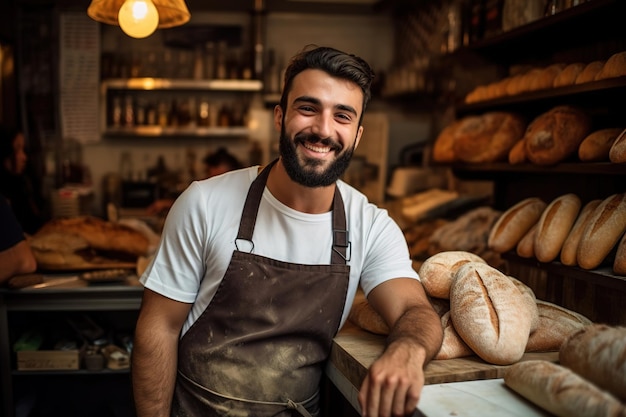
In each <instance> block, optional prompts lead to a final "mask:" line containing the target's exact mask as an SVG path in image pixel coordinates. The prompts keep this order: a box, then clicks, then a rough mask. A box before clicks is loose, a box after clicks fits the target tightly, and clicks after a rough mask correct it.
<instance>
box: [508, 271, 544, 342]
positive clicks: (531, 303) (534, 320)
mask: <svg viewBox="0 0 626 417" xmlns="http://www.w3.org/2000/svg"><path fill="white" fill-rule="evenodd" d="M509 279H510V280H511V282H513V284H515V287H517V289H518V291H519V292H520V294H522V297H523V298H524V302H525V303H526V304H527V307H528V311H529V312H530V333H532V332H534V331H535V330H537V328H538V327H539V309H538V308H537V303H536V302H537V298H536V297H535V293H534V291H533V290H532V289H531V288H530V287H529V286H528V285H526V284H524V283H523V282H522V281H520V280H519V279H517V278H515V277H512V276H509Z"/></svg>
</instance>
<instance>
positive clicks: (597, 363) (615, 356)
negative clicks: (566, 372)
mask: <svg viewBox="0 0 626 417" xmlns="http://www.w3.org/2000/svg"><path fill="white" fill-rule="evenodd" d="M559 361H560V363H561V365H563V366H566V367H568V368H569V369H571V370H573V371H574V372H576V373H577V374H578V375H580V376H582V377H583V378H585V379H587V380H588V381H591V382H592V383H594V384H595V385H597V386H598V387H600V388H601V389H603V390H606V391H608V392H610V393H611V394H612V395H614V396H616V397H617V398H619V399H621V400H622V401H624V403H625V404H626V327H621V326H607V325H605V324H592V325H589V326H585V327H584V328H582V329H580V330H579V331H577V332H575V333H573V334H572V335H570V336H569V337H568V338H567V340H565V342H563V345H562V346H561V349H560V351H559Z"/></svg>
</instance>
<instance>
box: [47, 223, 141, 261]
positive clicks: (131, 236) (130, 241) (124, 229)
mask: <svg viewBox="0 0 626 417" xmlns="http://www.w3.org/2000/svg"><path fill="white" fill-rule="evenodd" d="M48 233H62V234H72V235H78V236H80V237H81V238H83V239H84V240H86V241H87V242H88V243H89V246H90V247H91V248H93V249H97V250H103V251H111V252H122V253H127V254H131V255H135V256H141V255H146V254H147V252H148V249H149V244H150V242H149V240H148V238H147V237H146V236H145V235H144V234H142V233H141V232H138V231H137V230H135V229H133V228H131V227H129V226H126V225H123V224H119V223H116V222H109V221H105V220H102V219H99V218H96V217H91V216H79V217H72V218H62V219H53V220H51V221H49V222H48V223H46V224H44V225H43V227H42V228H41V229H39V231H38V232H37V233H36V235H37V236H43V235H46V234H48Z"/></svg>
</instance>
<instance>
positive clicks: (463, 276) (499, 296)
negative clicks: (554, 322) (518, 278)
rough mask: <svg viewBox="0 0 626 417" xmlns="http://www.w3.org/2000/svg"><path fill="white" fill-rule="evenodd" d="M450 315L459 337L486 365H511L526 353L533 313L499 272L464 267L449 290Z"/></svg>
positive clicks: (471, 264)
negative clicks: (487, 363)
mask: <svg viewBox="0 0 626 417" xmlns="http://www.w3.org/2000/svg"><path fill="white" fill-rule="evenodd" d="M450 316H451V318H452V323H454V328H455V329H456V331H457V333H458V334H459V336H461V338H462V339H463V341H464V342H465V343H467V345H468V346H469V347H470V348H471V349H472V350H473V351H474V352H475V353H476V354H477V355H478V356H480V357H481V358H482V359H483V360H485V361H486V362H489V363H493V364H496V365H510V364H512V363H515V362H517V361H518V360H520V358H521V357H522V355H523V354H524V350H525V348H526V344H527V342H528V336H529V333H530V327H531V322H532V312H531V311H529V309H528V303H527V301H526V300H525V298H524V296H523V295H522V293H521V292H520V290H519V289H518V288H517V287H516V285H515V284H514V283H513V282H512V281H511V280H510V279H509V277H508V276H506V275H504V274H503V273H502V272H500V271H499V270H497V269H495V268H493V267H491V266H489V265H487V264H483V263H479V262H469V263H466V264H465V265H463V266H461V267H460V268H459V270H458V271H457V273H456V276H455V278H454V280H453V282H452V286H451V287H450Z"/></svg>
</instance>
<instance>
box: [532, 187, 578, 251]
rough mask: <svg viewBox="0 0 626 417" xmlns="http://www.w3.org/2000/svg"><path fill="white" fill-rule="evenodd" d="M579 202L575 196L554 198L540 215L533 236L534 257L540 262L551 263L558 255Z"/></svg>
mask: <svg viewBox="0 0 626 417" xmlns="http://www.w3.org/2000/svg"><path fill="white" fill-rule="evenodd" d="M580 206H581V201H580V198H579V197H578V196H577V195H576V194H572V193H569V194H564V195H562V196H560V197H557V198H555V199H554V200H553V201H552V202H551V203H550V204H548V207H546V209H545V210H544V211H543V213H542V214H541V218H540V219H539V221H538V222H537V234H536V235H535V242H534V249H535V257H536V258H537V260H539V261H540V262H551V261H553V260H554V259H556V257H557V256H558V255H559V252H560V251H561V248H562V247H563V242H565V239H566V238H567V235H568V234H569V232H570V230H571V229H572V226H573V225H574V222H575V221H576V218H577V217H578V213H579V212H580Z"/></svg>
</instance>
